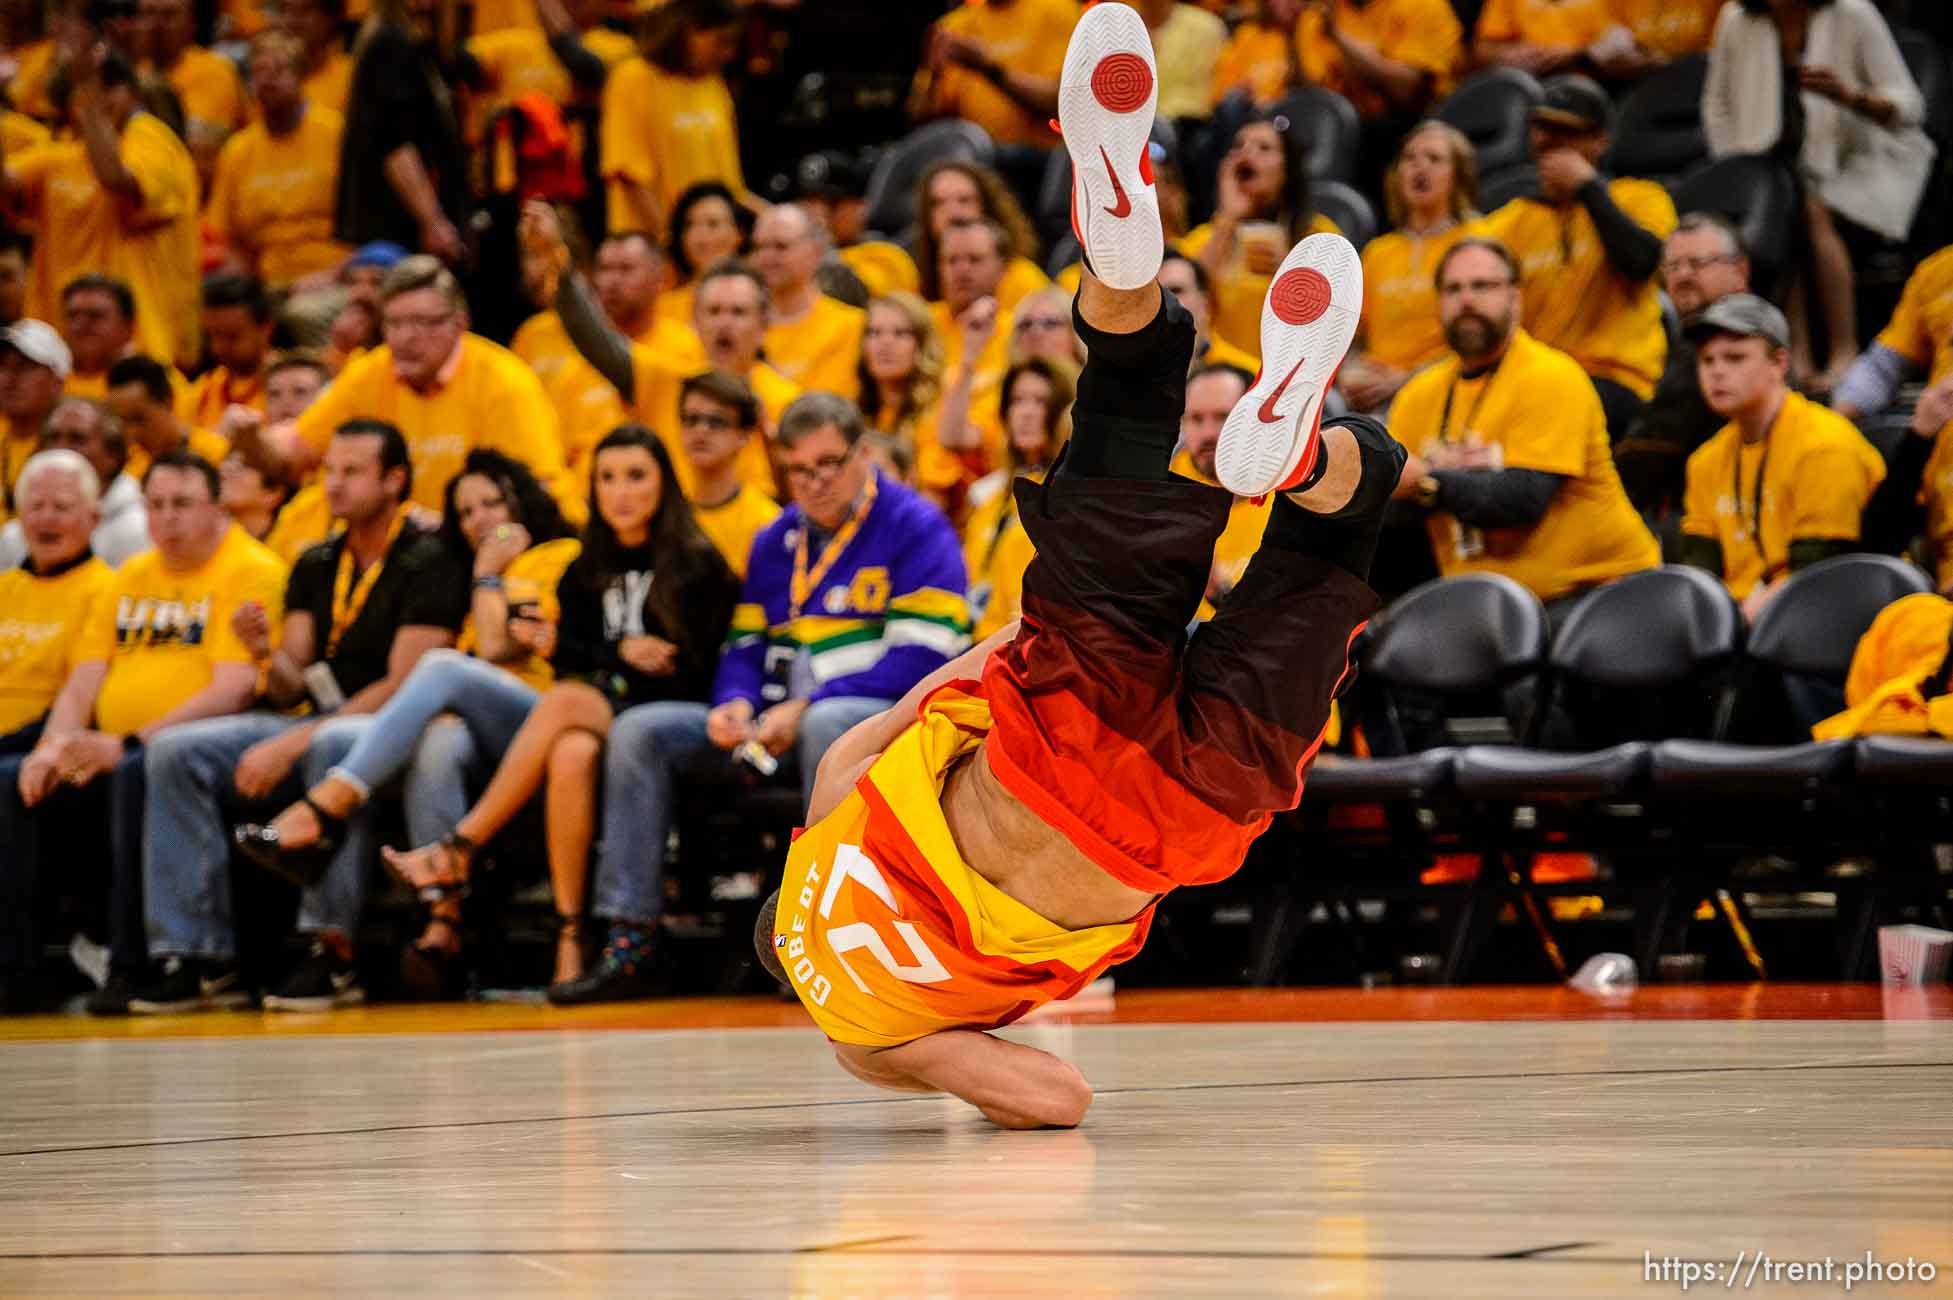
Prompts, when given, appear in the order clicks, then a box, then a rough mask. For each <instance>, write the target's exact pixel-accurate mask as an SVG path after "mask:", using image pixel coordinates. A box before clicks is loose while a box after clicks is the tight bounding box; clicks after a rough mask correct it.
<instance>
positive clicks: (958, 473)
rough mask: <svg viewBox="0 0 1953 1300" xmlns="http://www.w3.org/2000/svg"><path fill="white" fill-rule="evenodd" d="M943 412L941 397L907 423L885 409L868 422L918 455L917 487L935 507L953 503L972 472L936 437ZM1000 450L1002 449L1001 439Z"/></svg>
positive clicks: (998, 444) (893, 412)
mask: <svg viewBox="0 0 1953 1300" xmlns="http://www.w3.org/2000/svg"><path fill="white" fill-rule="evenodd" d="M941 412H942V399H941V398H937V399H936V400H935V401H933V402H931V403H930V404H929V405H927V406H925V407H923V408H922V409H921V410H920V411H917V412H916V413H915V414H914V415H913V416H911V417H910V418H909V419H908V420H907V421H904V420H902V419H901V418H900V414H899V413H898V412H897V411H896V410H895V408H893V407H883V408H882V409H881V410H879V411H877V412H875V414H874V416H873V418H871V419H870V420H869V421H868V427H869V428H871V429H873V430H875V431H876V432H877V433H883V434H887V435H888V436H889V437H891V438H894V439H897V440H898V441H901V442H905V443H907V444H908V446H909V448H910V450H911V451H913V452H914V453H915V485H916V487H917V488H918V489H920V490H921V492H922V493H923V495H924V496H927V497H928V498H929V499H930V500H932V501H934V502H936V504H938V505H945V506H946V505H947V504H948V503H950V502H951V501H952V497H953V494H954V493H955V491H956V488H957V486H958V485H959V484H961V483H963V482H964V481H965V480H966V479H968V478H969V477H970V471H969V467H968V466H966V465H965V464H964V463H963V459H962V457H960V456H958V455H956V454H955V453H954V452H952V451H949V450H948V449H947V448H945V447H944V446H943V443H942V439H941V438H940V437H939V436H938V435H937V429H936V417H937V416H938V415H939V414H940V413H941ZM997 447H998V449H1001V447H1002V441H1001V438H1000V439H999V441H998V443H997Z"/></svg>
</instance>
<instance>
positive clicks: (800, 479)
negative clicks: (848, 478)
mask: <svg viewBox="0 0 1953 1300" xmlns="http://www.w3.org/2000/svg"><path fill="white" fill-rule="evenodd" d="M852 459H854V448H853V447H850V448H848V449H847V450H846V451H844V452H842V453H841V454H840V455H839V456H823V457H821V458H820V459H819V460H817V461H815V462H814V463H813V464H811V465H788V466H786V467H785V469H784V471H783V472H784V473H785V474H786V477H787V482H789V483H807V484H814V483H825V482H827V480H829V479H831V478H833V477H834V476H835V475H836V474H839V473H840V472H841V467H842V466H843V465H845V464H847V463H848V462H849V461H850V460H852Z"/></svg>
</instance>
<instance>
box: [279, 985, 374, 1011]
mask: <svg viewBox="0 0 1953 1300" xmlns="http://www.w3.org/2000/svg"><path fill="white" fill-rule="evenodd" d="M365 1004H366V990H365V989H347V990H345V991H344V992H341V993H330V994H326V995H324V996H321V997H315V998H282V997H279V996H278V995H277V994H276V993H268V994H266V995H265V1000H264V1009H265V1010H266V1011H337V1010H339V1009H340V1008H341V1007H358V1006H364V1005H365Z"/></svg>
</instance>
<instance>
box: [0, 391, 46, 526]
mask: <svg viewBox="0 0 1953 1300" xmlns="http://www.w3.org/2000/svg"><path fill="white" fill-rule="evenodd" d="M40 449H41V434H40V430H38V429H29V430H26V431H25V432H22V433H15V432H14V428H13V421H12V420H11V419H10V418H8V416H7V415H5V414H4V413H0V523H5V522H6V521H7V518H8V515H9V513H10V512H11V511H12V509H13V500H14V484H16V483H18V482H19V481H20V471H21V470H23V469H25V468H26V467H27V461H28V459H29V458H30V457H32V456H33V454H34V453H35V452H37V451H39V450H40Z"/></svg>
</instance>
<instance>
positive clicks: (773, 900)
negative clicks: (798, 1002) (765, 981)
mask: <svg viewBox="0 0 1953 1300" xmlns="http://www.w3.org/2000/svg"><path fill="white" fill-rule="evenodd" d="M779 910H780V891H779V890H777V889H776V890H774V891H773V893H772V895H771V896H770V897H769V898H768V899H767V900H766V901H765V902H764V903H761V904H760V910H759V919H758V920H756V921H754V922H753V954H754V955H755V956H757V957H758V958H759V964H760V965H762V966H764V967H766V973H767V974H768V975H771V976H772V977H773V978H774V979H776V980H778V981H780V983H782V984H786V983H788V982H789V981H788V979H787V968H786V967H785V966H783V965H781V964H780V953H779V950H778V949H776V948H775V947H774V946H773V918H774V917H775V915H777V914H778V913H779Z"/></svg>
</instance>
